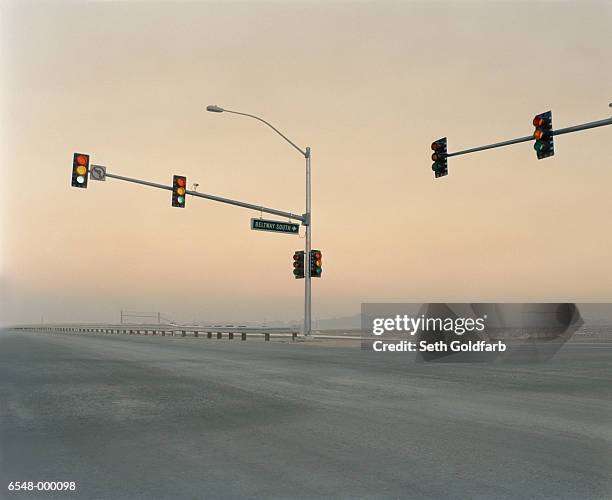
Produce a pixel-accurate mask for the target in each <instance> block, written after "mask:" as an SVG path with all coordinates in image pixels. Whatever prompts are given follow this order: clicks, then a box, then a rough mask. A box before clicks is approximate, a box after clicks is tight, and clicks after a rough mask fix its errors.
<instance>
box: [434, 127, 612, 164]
mask: <svg viewBox="0 0 612 500" xmlns="http://www.w3.org/2000/svg"><path fill="white" fill-rule="evenodd" d="M605 125H612V118H605V119H603V120H597V121H594V122H589V123H583V124H581V125H574V126H572V127H566V128H561V129H559V130H553V131H552V132H551V135H552V136H555V135H562V134H569V133H572V132H580V131H581V130H588V129H591V128H596V127H603V126H605ZM529 141H533V134H532V135H526V136H525V137H519V138H518V139H510V140H509V141H502V142H496V143H494V144H488V145H486V146H478V147H475V148H470V149H464V150H463V151H456V152H454V153H448V154H447V155H446V157H447V158H450V157H451V156H459V155H466V154H469V153H476V152H478V151H484V150H486V149H493V148H501V147H502V146H510V145H511V144H518V143H520V142H529Z"/></svg>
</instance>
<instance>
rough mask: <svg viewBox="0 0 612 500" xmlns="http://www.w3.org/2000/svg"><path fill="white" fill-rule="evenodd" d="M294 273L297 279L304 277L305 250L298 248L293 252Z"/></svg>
mask: <svg viewBox="0 0 612 500" xmlns="http://www.w3.org/2000/svg"><path fill="white" fill-rule="evenodd" d="M293 275H294V276H295V279H296V280H299V279H301V278H303V277H304V251H303V250H297V251H296V252H295V253H294V254H293Z"/></svg>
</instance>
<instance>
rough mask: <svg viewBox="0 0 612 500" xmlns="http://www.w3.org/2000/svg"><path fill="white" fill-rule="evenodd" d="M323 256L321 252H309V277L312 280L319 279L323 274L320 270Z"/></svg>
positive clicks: (321, 269)
mask: <svg viewBox="0 0 612 500" xmlns="http://www.w3.org/2000/svg"><path fill="white" fill-rule="evenodd" d="M322 260H323V254H322V253H321V250H311V251H310V276H311V277H312V278H320V277H321V273H322V272H323V268H322V265H323V263H322Z"/></svg>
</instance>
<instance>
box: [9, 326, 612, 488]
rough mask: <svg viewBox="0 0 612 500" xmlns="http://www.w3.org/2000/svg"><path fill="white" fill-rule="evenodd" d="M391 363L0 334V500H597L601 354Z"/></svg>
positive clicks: (319, 345)
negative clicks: (56, 488) (57, 486)
mask: <svg viewBox="0 0 612 500" xmlns="http://www.w3.org/2000/svg"><path fill="white" fill-rule="evenodd" d="M406 356H407V355H405V354H378V353H372V352H362V351H360V350H359V348H358V347H357V346H354V345H351V346H347V345H346V344H343V343H341V342H337V343H335V344H333V343H330V342H329V341H320V342H312V343H291V342H258V341H247V342H240V341H231V342H230V341H227V340H222V341H216V340H207V339H193V338H178V337H177V338H172V337H151V336H148V337H143V336H140V337H138V336H120V335H119V336H118V335H113V336H110V335H90V334H83V335H70V334H45V333H17V332H11V331H4V332H0V488H2V489H1V490H0V497H3V498H53V497H66V498H130V499H135V498H245V497H248V498H321V497H326V498H418V499H426V498H436V499H438V498H471V499H477V498H483V499H484V498H487V499H488V498H520V499H526V498H551V499H552V498H554V499H565V498H568V499H569V498H571V499H595V498H597V499H604V498H605V499H610V498H612V344H607V345H606V344H597V343H585V344H580V345H568V346H567V347H566V348H564V349H563V350H562V351H561V352H560V353H559V354H558V355H557V357H556V358H555V359H554V360H552V361H551V362H548V363H542V364H514V365H482V364H478V365H476V364H470V365H468V364H446V365H441V364H430V363H429V364H414V363H409V362H407V358H406ZM9 481H34V482H36V481H75V482H76V484H77V491H76V493H73V494H67V493H64V494H61V495H58V494H51V493H49V492H44V493H35V492H19V493H15V492H12V493H11V492H9V491H8V490H7V485H8V483H9Z"/></svg>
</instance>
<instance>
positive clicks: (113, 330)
mask: <svg viewBox="0 0 612 500" xmlns="http://www.w3.org/2000/svg"><path fill="white" fill-rule="evenodd" d="M11 329H12V330H21V331H30V332H42V333H75V334H80V333H98V334H109V335H159V336H161V337H165V336H170V337H194V338H206V339H213V338H214V339H217V340H221V339H227V340H234V339H235V338H240V340H243V341H246V340H247V338H248V337H249V336H257V337H263V339H264V340H265V341H267V342H269V341H270V339H271V338H273V337H274V338H291V340H292V341H295V340H296V339H297V337H298V331H297V330H293V329H288V328H265V329H264V328H249V327H246V328H241V327H223V326H210V327H177V326H176V325H45V326H41V325H21V326H15V327H12V328H11Z"/></svg>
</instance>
